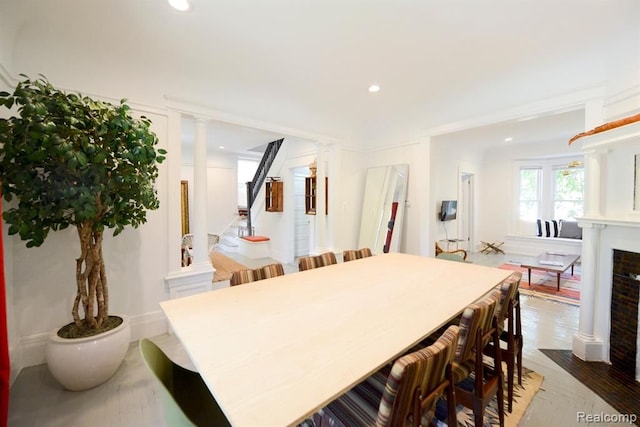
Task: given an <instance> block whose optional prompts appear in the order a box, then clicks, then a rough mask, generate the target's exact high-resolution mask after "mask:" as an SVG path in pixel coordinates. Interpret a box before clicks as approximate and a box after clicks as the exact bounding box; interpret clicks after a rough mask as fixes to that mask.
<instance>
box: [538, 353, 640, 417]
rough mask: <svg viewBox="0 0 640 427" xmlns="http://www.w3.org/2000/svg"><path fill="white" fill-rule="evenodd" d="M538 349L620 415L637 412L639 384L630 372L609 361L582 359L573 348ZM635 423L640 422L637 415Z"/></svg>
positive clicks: (639, 394)
mask: <svg viewBox="0 0 640 427" xmlns="http://www.w3.org/2000/svg"><path fill="white" fill-rule="evenodd" d="M539 350H540V351H541V352H542V353H543V354H544V355H545V356H547V357H548V358H549V359H551V360H553V361H554V362H555V363H556V364H558V366H560V367H561V368H562V369H564V370H565V371H567V372H568V373H570V374H571V375H572V376H573V377H574V378H575V379H577V380H578V381H580V382H581V383H582V384H584V385H586V386H587V387H589V389H590V390H591V391H593V392H594V393H596V394H597V395H598V396H600V397H601V398H602V399H603V400H604V401H605V402H607V403H608V404H609V405H611V406H613V407H614V408H615V409H616V410H617V411H618V412H620V413H621V414H638V402H640V383H638V382H637V381H635V380H634V379H633V378H632V377H630V376H629V375H628V374H624V373H622V372H620V370H619V369H616V368H615V367H614V366H611V365H609V364H608V363H604V362H585V361H583V360H580V359H579V358H577V357H576V356H574V355H573V352H572V351H571V350H555V349H554V350H551V349H543V348H541V349H539ZM635 424H636V425H640V419H638V417H636V419H635Z"/></svg>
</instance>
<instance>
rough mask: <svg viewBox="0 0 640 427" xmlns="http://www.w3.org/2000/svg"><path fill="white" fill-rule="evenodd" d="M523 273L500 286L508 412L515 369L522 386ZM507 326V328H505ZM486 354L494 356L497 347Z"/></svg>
mask: <svg viewBox="0 0 640 427" xmlns="http://www.w3.org/2000/svg"><path fill="white" fill-rule="evenodd" d="M521 280H522V273H520V272H519V271H516V272H514V273H512V274H511V275H510V276H509V277H508V278H507V279H505V280H504V282H502V284H501V285H500V301H499V303H498V308H497V309H496V323H497V327H498V336H499V337H500V341H501V342H504V343H505V344H506V348H505V347H503V346H499V347H498V348H499V349H500V358H501V359H502V360H504V361H505V364H506V365H507V410H508V411H509V412H511V410H512V407H513V381H514V377H515V368H516V366H517V368H518V384H520V385H522V325H521V322H520V292H519V290H518V289H519V286H520V281H521ZM505 324H506V328H505ZM485 350H486V351H485V353H486V354H489V355H492V354H493V351H495V346H494V345H493V344H492V343H489V345H488V346H487V347H486V349H485Z"/></svg>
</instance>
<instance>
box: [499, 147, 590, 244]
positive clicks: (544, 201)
mask: <svg viewBox="0 0 640 427" xmlns="http://www.w3.org/2000/svg"><path fill="white" fill-rule="evenodd" d="M574 161H579V162H583V161H584V158H583V157H582V156H557V157H544V158H531V159H519V160H515V161H514V162H513V197H512V200H513V203H512V207H511V221H510V223H511V225H510V228H511V233H510V234H512V235H526V233H523V232H522V231H521V230H520V170H521V169H523V168H536V167H539V168H542V178H541V181H542V183H541V188H540V189H539V190H540V191H541V193H542V195H541V198H540V203H541V206H540V211H539V215H540V219H543V220H551V219H554V218H552V216H553V204H554V200H555V193H554V191H555V189H554V186H555V183H554V180H553V171H554V170H555V169H556V168H563V169H564V168H566V167H567V165H568V164H569V163H571V162H574ZM533 226H534V227H535V223H534V224H533Z"/></svg>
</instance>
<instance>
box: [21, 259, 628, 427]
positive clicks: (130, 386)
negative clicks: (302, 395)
mask: <svg viewBox="0 0 640 427" xmlns="http://www.w3.org/2000/svg"><path fill="white" fill-rule="evenodd" d="M229 256H230V257H232V258H234V259H236V260H237V261H238V262H241V263H243V264H245V265H247V266H248V267H256V266H259V265H263V264H267V263H269V262H272V260H270V259H263V260H250V259H245V258H244V257H241V256H239V255H237V254H229ZM470 259H471V260H472V261H473V262H476V263H479V264H485V265H491V266H498V265H500V264H502V263H503V262H504V260H505V258H504V256H502V255H483V254H472V255H470ZM285 271H286V272H291V271H297V266H295V265H287V266H285ZM578 311H579V310H578V307H575V306H570V305H566V304H560V303H554V302H548V301H544V300H542V299H537V298H533V297H526V296H523V297H522V320H523V331H524V349H523V358H524V365H525V366H527V367H528V368H530V369H533V370H534V371H536V372H538V373H540V374H542V375H543V376H544V382H543V384H542V387H541V389H540V391H539V392H538V394H537V395H536V397H535V398H534V400H533V402H532V403H531V406H530V407H529V409H528V410H527V413H526V414H525V416H524V417H523V420H522V422H521V424H520V425H521V426H534V427H537V426H547V425H562V426H572V425H578V424H579V422H578V419H577V414H578V413H580V412H584V413H588V414H600V413H604V414H617V413H618V412H617V411H616V410H615V409H614V408H613V407H612V406H611V405H609V404H608V403H607V402H605V401H604V400H603V399H602V398H600V397H599V396H598V395H597V394H596V393H594V392H593V391H591V390H590V389H589V388H588V387H587V386H585V385H584V384H582V383H581V382H580V381H578V380H577V379H576V378H574V377H573V376H572V375H571V374H569V373H568V372H567V371H565V370H564V369H563V368H561V367H560V366H559V365H558V364H556V363H555V362H553V361H552V360H551V359H549V358H548V357H547V356H545V355H544V354H543V353H542V352H541V351H539V350H538V349H540V348H544V349H561V350H562V349H564V350H568V349H571V342H572V338H573V335H574V334H575V332H576V330H577V325H578V314H579V313H578ZM152 339H153V341H154V342H156V343H157V344H158V345H159V346H160V347H161V348H163V349H164V350H165V351H166V352H167V354H169V355H170V357H171V358H172V359H173V360H175V361H176V362H177V363H180V364H182V365H184V366H186V367H191V368H192V365H191V363H190V361H189V357H188V356H187V354H186V353H185V352H184V350H183V349H182V347H181V345H180V343H179V342H178V341H177V339H176V338H175V336H174V335H168V334H164V335H160V336H157V337H153V338H152ZM283 404H286V402H283ZM8 425H9V426H12V427H13V426H15V427H18V426H20V427H22V426H25V427H27V426H28V427H31V426H51V427H58V426H59V427H69V426H87V425H90V426H93V427H102V426H110V427H117V426H153V427H156V426H165V425H166V423H165V422H164V417H163V413H162V407H161V402H160V399H159V396H158V395H157V393H156V391H155V388H154V384H153V382H152V379H151V377H150V376H149V374H148V372H147V371H146V369H145V368H144V366H143V364H142V361H141V359H140V356H139V354H138V349H137V343H132V344H131V346H130V348H129V352H128V353H127V357H126V359H125V361H124V363H123V365H122V366H121V368H120V369H119V370H118V372H117V373H116V375H115V376H114V377H113V378H111V379H110V380H109V381H108V382H107V383H105V384H103V385H101V386H99V387H96V388H94V389H92V390H88V391H84V392H69V391H65V390H63V389H62V388H61V387H60V386H59V385H58V384H57V383H56V382H55V380H54V379H53V378H52V377H51V375H50V374H49V372H48V370H47V368H46V366H45V365H39V366H34V367H30V368H26V369H24V370H23V371H22V372H21V374H20V375H19V376H18V378H17V380H16V382H15V383H14V384H13V387H12V388H11V394H10V403H9V423H8Z"/></svg>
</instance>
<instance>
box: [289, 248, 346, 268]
mask: <svg viewBox="0 0 640 427" xmlns="http://www.w3.org/2000/svg"><path fill="white" fill-rule="evenodd" d="M337 263H338V261H337V260H336V254H334V253H333V252H325V253H323V254H320V255H316V256H306V257H301V258H300V259H298V270H300V271H305V270H311V269H312V268H319V267H326V266H327V265H332V264H337Z"/></svg>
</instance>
